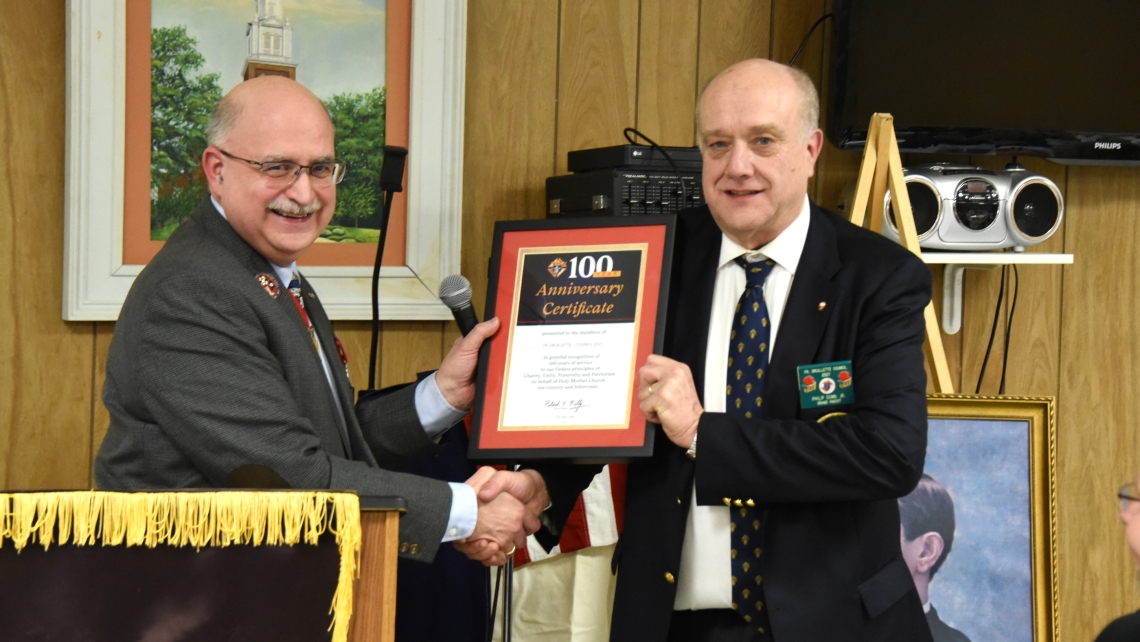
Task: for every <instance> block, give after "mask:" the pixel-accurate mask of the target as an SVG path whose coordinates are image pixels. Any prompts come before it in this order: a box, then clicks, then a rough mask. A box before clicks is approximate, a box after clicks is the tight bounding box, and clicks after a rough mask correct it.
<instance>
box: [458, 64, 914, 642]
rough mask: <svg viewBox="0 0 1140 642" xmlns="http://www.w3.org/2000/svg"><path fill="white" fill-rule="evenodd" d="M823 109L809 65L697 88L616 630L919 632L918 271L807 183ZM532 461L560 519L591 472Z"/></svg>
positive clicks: (673, 634) (737, 74)
mask: <svg viewBox="0 0 1140 642" xmlns="http://www.w3.org/2000/svg"><path fill="white" fill-rule="evenodd" d="M818 118H819V105H818V99H817V97H816V92H815V88H814V87H813V86H812V83H811V80H810V79H809V78H808V77H807V76H805V75H804V74H803V73H802V72H800V71H798V70H795V69H792V68H789V67H786V66H784V65H779V64H776V63H772V62H769V61H766V60H748V61H744V62H741V63H738V64H736V65H733V66H732V67H729V68H728V69H726V70H724V71H723V72H721V73H720V74H719V75H718V76H717V77H716V78H715V79H714V80H713V81H712V82H711V83H710V84H709V85H708V87H707V88H706V89H705V91H704V92H703V94H702V96H701V98H700V101H699V104H698V143H699V146H700V149H701V154H702V158H703V161H704V163H703V180H702V184H703V187H704V194H705V198H706V200H707V202H708V205H707V207H701V208H697V209H694V210H689V211H686V212H684V213H682V214H681V215H680V217H679V222H678V229H677V234H676V238H677V243H678V247H677V250H676V253H675V255H674V260H673V266H674V273H673V275H672V284H673V286H672V288H671V296H670V300H669V308H670V309H669V317H668V327H667V330H666V337H665V343H664V345H665V348H664V354H663V355H653V356H650V357H649V359H648V361H647V363H646V364H645V365H644V366H643V367H642V368H641V370H640V382H639V390H638V399H639V401H640V404H641V409H642V410H643V411H644V412H645V413H646V416H647V417H649V418H650V420H652V421H655V422H658V423H659V424H660V426H661V427H660V429H659V431H658V433H657V437H656V440H655V442H654V454H653V457H652V458H651V459H648V460H643V461H635V462H633V463H631V464H630V465H629V476H628V485H627V489H626V506H625V520H624V525H625V526H624V530H623V532H622V534H621V539H620V541H619V543H618V546H617V550H616V552H615V553H614V560H613V567H614V569H615V570H616V571H617V592H616V595H615V598H614V610H613V619H612V625H611V633H610V639H611V640H614V641H615V642H617V641H620V642H631V641H632V642H665V640H670V641H677V642H681V641H685V642H693V641H717V642H729V641H732V642H742V641H753V640H775V641H776V642H820V641H822V640H827V641H828V642H842V641H845V640H850V641H856V640H858V641H860V642H896V641H899V640H906V641H908V642H915V641H918V642H921V641H924V640H926V641H928V640H930V630H929V629H928V628H927V625H926V620H925V618H924V615H923V611H922V604H921V602H920V601H919V599H918V595H917V593H916V592H915V587H914V583H913V582H912V581H911V577H910V573H909V571H908V569H907V565H906V562H905V561H904V560H903V557H902V554H901V551H900V549H899V511H898V504H897V501H896V500H897V498H898V497H902V496H904V495H906V494H907V493H908V492H909V491H910V490H911V489H912V488H914V486H915V484H917V483H918V480H919V477H920V475H921V474H922V467H923V462H924V458H925V452H926V396H925V389H926V377H925V375H924V373H923V366H922V359H923V357H922V342H923V327H924V326H923V309H924V307H925V306H926V304H927V303H928V302H929V301H930V281H931V277H930V271H929V270H928V269H927V268H926V267H925V266H924V265H923V263H922V262H921V261H920V260H918V259H917V258H916V257H915V256H914V255H913V254H911V253H910V252H907V251H906V250H904V249H903V248H901V247H900V246H898V245H897V244H895V243H892V242H891V241H888V240H886V239H885V238H883V237H882V236H880V235H877V234H874V233H871V232H868V231H865V230H862V229H859V228H856V227H855V226H853V225H851V224H850V223H848V222H847V221H845V220H843V219H841V218H840V217H838V216H836V215H835V214H833V213H831V212H829V211H827V210H824V209H822V208H820V207H819V206H817V205H815V204H814V203H812V202H811V201H810V200H809V199H808V196H807V190H808V180H809V179H810V177H811V176H812V174H813V173H814V167H815V161H816V158H817V157H818V156H819V152H820V149H821V147H822V146H823V134H822V132H820V130H819V128H818V127H817V121H818ZM540 470H541V471H542V472H543V473H544V476H545V477H546V482H547V484H548V487H547V488H546V489H543V488H542V487H541V486H540V485H536V487H534V488H527V489H525V492H522V493H520V494H521V495H522V496H528V495H529V494H531V493H538V494H545V492H547V491H548V492H549V494H550V495H551V496H552V498H553V506H552V508H551V514H549V515H547V516H546V519H544V521H545V522H547V523H554V524H556V525H557V524H558V523H559V522H560V521H561V520H562V519H563V518H564V517H565V515H566V513H567V511H569V509H570V507H571V506H573V493H575V492H577V489H579V488H580V487H581V486H583V485H584V484H585V483H588V480H589V473H590V472H592V471H590V470H589V469H586V468H585V467H582V468H579V469H556V468H553V467H547V468H540ZM532 481H534V479H533V477H525V478H524V477H514V478H511V479H510V480H508V479H506V478H504V479H503V480H502V482H501V483H500V481H499V480H496V479H492V480H491V481H490V482H488V485H487V487H485V488H484V489H483V492H486V493H488V495H490V494H491V493H493V492H496V491H497V490H498V489H499V488H501V487H504V486H507V485H510V484H514V483H527V482H532ZM512 490H515V491H516V492H517V491H519V490H521V489H517V488H515V489H512ZM464 548H465V550H466V551H467V552H468V554H469V555H472V556H475V557H480V556H482V555H485V554H486V553H487V550H488V549H491V548H493V547H492V546H490V545H488V546H485V547H483V546H480V545H479V542H471V543H470V544H468V545H466V546H465V547H464Z"/></svg>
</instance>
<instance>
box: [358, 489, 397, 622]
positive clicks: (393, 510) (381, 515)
mask: <svg viewBox="0 0 1140 642" xmlns="http://www.w3.org/2000/svg"><path fill="white" fill-rule="evenodd" d="M405 510H407V502H405V501H404V500H403V498H400V497H361V498H360V530H361V539H360V577H358V578H357V579H356V588H355V589H354V590H353V598H352V620H351V624H350V625H349V629H348V639H349V640H351V642H373V641H376V642H395V640H396V557H397V552H398V551H399V546H400V514H401V513H403V512H404V511H405Z"/></svg>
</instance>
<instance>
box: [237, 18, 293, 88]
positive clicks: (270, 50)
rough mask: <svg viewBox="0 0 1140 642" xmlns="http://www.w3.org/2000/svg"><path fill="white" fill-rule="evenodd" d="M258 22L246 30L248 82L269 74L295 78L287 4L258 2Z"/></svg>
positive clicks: (245, 73) (246, 75) (291, 32)
mask: <svg viewBox="0 0 1140 642" xmlns="http://www.w3.org/2000/svg"><path fill="white" fill-rule="evenodd" d="M255 3H256V4H257V19H256V21H254V22H251V23H249V26H248V27H247V28H246V32H245V33H246V41H247V55H246V59H245V71H244V73H243V74H242V75H243V76H244V77H245V78H246V79H249V78H253V77H255V76H263V75H266V74H271V75H278V76H289V77H290V78H293V77H295V74H296V72H295V68H296V66H297V63H296V62H294V61H293V27H292V25H290V24H289V19H288V18H286V17H285V7H284V4H285V3H284V0H255Z"/></svg>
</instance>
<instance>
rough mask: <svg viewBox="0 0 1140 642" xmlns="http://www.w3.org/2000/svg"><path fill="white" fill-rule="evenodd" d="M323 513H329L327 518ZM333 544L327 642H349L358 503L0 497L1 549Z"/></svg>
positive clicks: (312, 497)
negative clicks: (326, 538)
mask: <svg viewBox="0 0 1140 642" xmlns="http://www.w3.org/2000/svg"><path fill="white" fill-rule="evenodd" d="M330 506H331V508H332V510H331V511H330ZM324 533H332V534H334V535H335V536H336V543H337V548H338V549H339V550H340V575H339V579H338V580H337V586H336V593H335V594H334V595H333V603H332V606H331V608H330V609H329V613H331V614H332V616H333V621H332V624H331V625H330V627H329V628H330V629H331V630H332V634H333V635H332V639H333V642H346V641H347V640H348V624H349V621H350V619H351V618H352V582H353V579H354V578H355V577H356V572H357V571H356V569H357V566H358V565H359V563H360V541H361V530H360V499H359V498H358V497H357V496H356V495H355V494H352V493H331V492H319V491H273V492H257V491H217V492H185V493H178V492H146V493H116V492H106V491H69V492H52V493H11V494H4V493H0V547H2V546H4V545H5V542H6V541H7V540H11V541H12V543H13V544H15V546H16V550H17V551H20V550H23V548H24V547H25V546H27V545H28V544H39V545H40V546H43V547H44V550H47V549H48V548H49V547H51V545H52V544H56V543H58V544H67V543H68V542H69V541H70V542H71V543H73V544H75V545H77V546H91V545H94V544H96V543H97V542H98V543H100V544H102V545H103V546H122V545H124V544H125V545H126V546H147V547H149V548H154V547H155V546H158V545H159V544H164V545H167V546H193V547H194V548H196V549H200V548H202V547H205V546H230V545H232V544H244V545H253V546H260V545H262V544H264V545H267V546H281V545H285V546H293V545H295V544H298V543H301V542H304V543H305V544H309V545H316V544H317V541H318V539H319V538H320V536H321V535H323V534H324Z"/></svg>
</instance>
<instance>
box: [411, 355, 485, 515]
mask: <svg viewBox="0 0 1140 642" xmlns="http://www.w3.org/2000/svg"><path fill="white" fill-rule="evenodd" d="M466 414H467V411H466V410H459V409H458V408H455V407H453V406H452V405H451V404H449V403H447V400H446V399H444V398H443V393H441V392H440V391H439V385H438V384H436V382H435V373H434V372H433V373H431V374H430V375H428V376H427V377H425V378H424V380H423V381H421V382H419V383H418V384H416V415H417V416H418V417H419V418H420V424H421V425H422V426H423V427H424V432H425V433H427V436H428V438H429V439H439V437H440V435H442V434H443V433H444V432H446V431H447V429H448V428H451V427H452V426H454V425H455V424H457V423H459V422H460V421H462V420H463V416H464V415H466ZM465 485H466V484H465ZM468 488H470V486H468ZM472 523H474V522H472Z"/></svg>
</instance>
